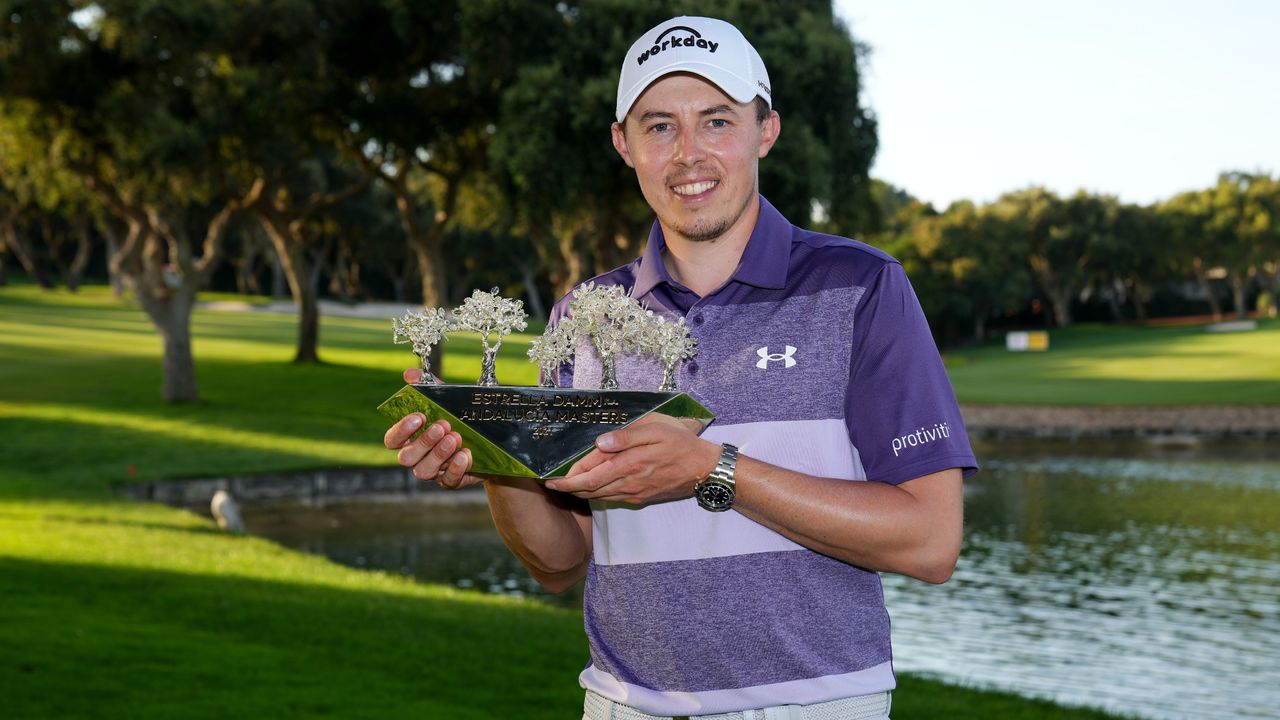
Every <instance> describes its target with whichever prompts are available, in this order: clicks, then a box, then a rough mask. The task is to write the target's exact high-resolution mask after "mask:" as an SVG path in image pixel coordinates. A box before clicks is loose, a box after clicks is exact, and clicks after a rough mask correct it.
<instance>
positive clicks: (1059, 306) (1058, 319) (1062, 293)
mask: <svg viewBox="0 0 1280 720" xmlns="http://www.w3.org/2000/svg"><path fill="white" fill-rule="evenodd" d="M1049 303H1050V304H1051V305H1053V322H1054V324H1055V325H1057V326H1058V327H1067V326H1068V325H1070V324H1071V290H1070V289H1068V288H1064V287H1059V288H1054V289H1053V290H1050V291H1049Z"/></svg>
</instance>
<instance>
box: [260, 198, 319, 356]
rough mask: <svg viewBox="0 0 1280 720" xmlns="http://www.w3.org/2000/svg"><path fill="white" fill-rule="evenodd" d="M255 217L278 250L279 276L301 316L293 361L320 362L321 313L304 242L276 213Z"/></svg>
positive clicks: (270, 211)
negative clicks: (285, 283) (281, 276)
mask: <svg viewBox="0 0 1280 720" xmlns="http://www.w3.org/2000/svg"><path fill="white" fill-rule="evenodd" d="M256 214H257V216H258V220H259V222H260V225H261V227H262V231H263V232H264V233H266V235H267V239H268V240H270V241H271V245H272V247H274V248H275V251H276V252H275V254H276V260H277V264H278V265H279V268H280V273H281V274H282V275H283V276H284V279H285V280H286V281H287V282H288V283H289V292H290V293H291V294H292V295H293V306H294V308H295V309H296V310H297V313H298V339H297V346H296V348H295V351H294V356H293V361H294V362H297V363H309V362H318V361H319V360H320V355H319V351H318V348H319V344H320V310H319V307H318V305H317V298H316V288H315V286H314V285H313V284H312V282H311V272H310V267H309V266H308V264H307V255H306V252H305V251H304V250H303V248H302V241H301V239H300V238H297V237H295V236H294V235H293V230H292V228H290V227H289V225H288V224H287V223H286V222H285V221H284V219H283V218H282V217H280V215H279V214H278V213H276V212H274V211H273V210H271V209H267V208H262V207H259V208H257V213H256Z"/></svg>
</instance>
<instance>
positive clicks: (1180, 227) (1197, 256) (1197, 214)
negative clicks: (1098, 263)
mask: <svg viewBox="0 0 1280 720" xmlns="http://www.w3.org/2000/svg"><path fill="white" fill-rule="evenodd" d="M1156 213H1157V215H1158V217H1159V218H1160V221H1161V224H1162V225H1163V226H1164V227H1165V228H1166V229H1167V231H1168V233H1169V238H1170V240H1171V243H1170V244H1171V246H1172V247H1171V249H1172V250H1173V254H1174V256H1175V258H1176V262H1177V265H1178V267H1179V268H1180V269H1181V270H1182V271H1183V272H1188V273H1190V274H1191V275H1192V276H1193V277H1194V278H1195V280H1196V283H1197V284H1199V286H1200V290H1201V293H1202V294H1203V295H1204V297H1205V300H1206V302H1208V304H1209V312H1210V313H1211V314H1212V315H1213V319H1214V320H1221V319H1222V308H1221V306H1220V305H1219V304H1218V298H1217V296H1216V294H1215V293H1214V288H1213V285H1212V284H1210V282H1209V270H1210V269H1211V268H1213V267H1214V266H1215V264H1216V263H1217V260H1218V258H1217V254H1218V248H1217V246H1216V244H1215V243H1214V241H1213V239H1212V238H1211V237H1210V236H1209V234H1208V231H1207V228H1208V225H1209V222H1210V220H1211V216H1210V205H1209V202H1208V200H1207V195H1206V193H1204V192H1199V191H1193V192H1185V193H1180V194H1178V195H1175V196H1174V197H1172V198H1170V199H1169V200H1166V201H1165V202H1163V203H1161V204H1160V205H1159V206H1157V209H1156Z"/></svg>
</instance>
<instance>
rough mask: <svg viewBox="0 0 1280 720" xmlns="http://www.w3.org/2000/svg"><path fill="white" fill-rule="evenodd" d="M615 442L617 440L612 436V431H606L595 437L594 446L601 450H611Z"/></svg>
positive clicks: (616, 442)
mask: <svg viewBox="0 0 1280 720" xmlns="http://www.w3.org/2000/svg"><path fill="white" fill-rule="evenodd" d="M617 444H618V440H617V438H615V437H614V436H613V433H606V434H604V435H601V436H600V437H598V438H596V447H598V448H600V449H601V450H612V449H613V448H614V446H615V445H617Z"/></svg>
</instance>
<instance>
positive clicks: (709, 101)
mask: <svg viewBox="0 0 1280 720" xmlns="http://www.w3.org/2000/svg"><path fill="white" fill-rule="evenodd" d="M625 122H626V127H625V132H624V128H623V127H622V126H621V125H619V124H617V123H615V124H614V126H613V146H614V148H616V149H617V151H618V154H619V155H621V156H622V159H623V160H624V161H626V163H627V165H630V166H631V167H633V168H635V171H636V177H637V178H638V179H639V181H640V190H641V192H643V193H644V197H645V199H646V200H648V201H649V206H650V207H652V208H653V211H654V212H655V213H656V214H657V216H658V221H659V222H660V223H661V224H662V227H663V231H664V232H665V233H666V234H667V235H668V237H670V235H671V234H673V233H674V234H676V235H678V236H680V237H683V238H685V239H687V240H691V241H695V242H702V241H709V240H715V239H717V238H719V237H721V236H722V235H724V234H725V233H726V232H728V231H729V230H730V229H732V228H734V227H736V226H739V225H741V224H743V223H744V222H747V221H751V222H754V218H755V215H754V214H753V213H751V214H749V213H748V212H747V211H748V210H749V209H751V208H754V207H756V205H755V202H756V198H757V193H758V192H759V180H758V171H757V168H758V165H759V161H760V158H762V157H764V156H765V155H768V154H769V150H770V148H772V147H773V143H774V141H776V140H777V138H778V130H779V121H778V114H777V113H773V112H771V113H770V114H769V117H768V118H767V119H766V120H765V121H764V122H763V123H760V122H758V121H757V120H756V111H755V107H754V105H753V104H751V103H739V102H737V101H735V100H733V99H732V98H730V97H729V96H728V95H725V94H724V92H723V91H722V90H720V88H718V87H716V86H715V85H713V84H711V83H710V82H707V81H706V80H703V79H702V78H701V77H698V76H696V75H688V74H675V75H668V76H667V77H664V78H662V79H660V80H658V81H657V82H655V83H654V84H652V85H650V86H649V88H648V89H647V90H645V92H644V94H643V95H641V96H640V98H639V99H638V100H636V103H635V105H633V106H632V107H631V112H629V113H628V114H627V117H626V120H625Z"/></svg>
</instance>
